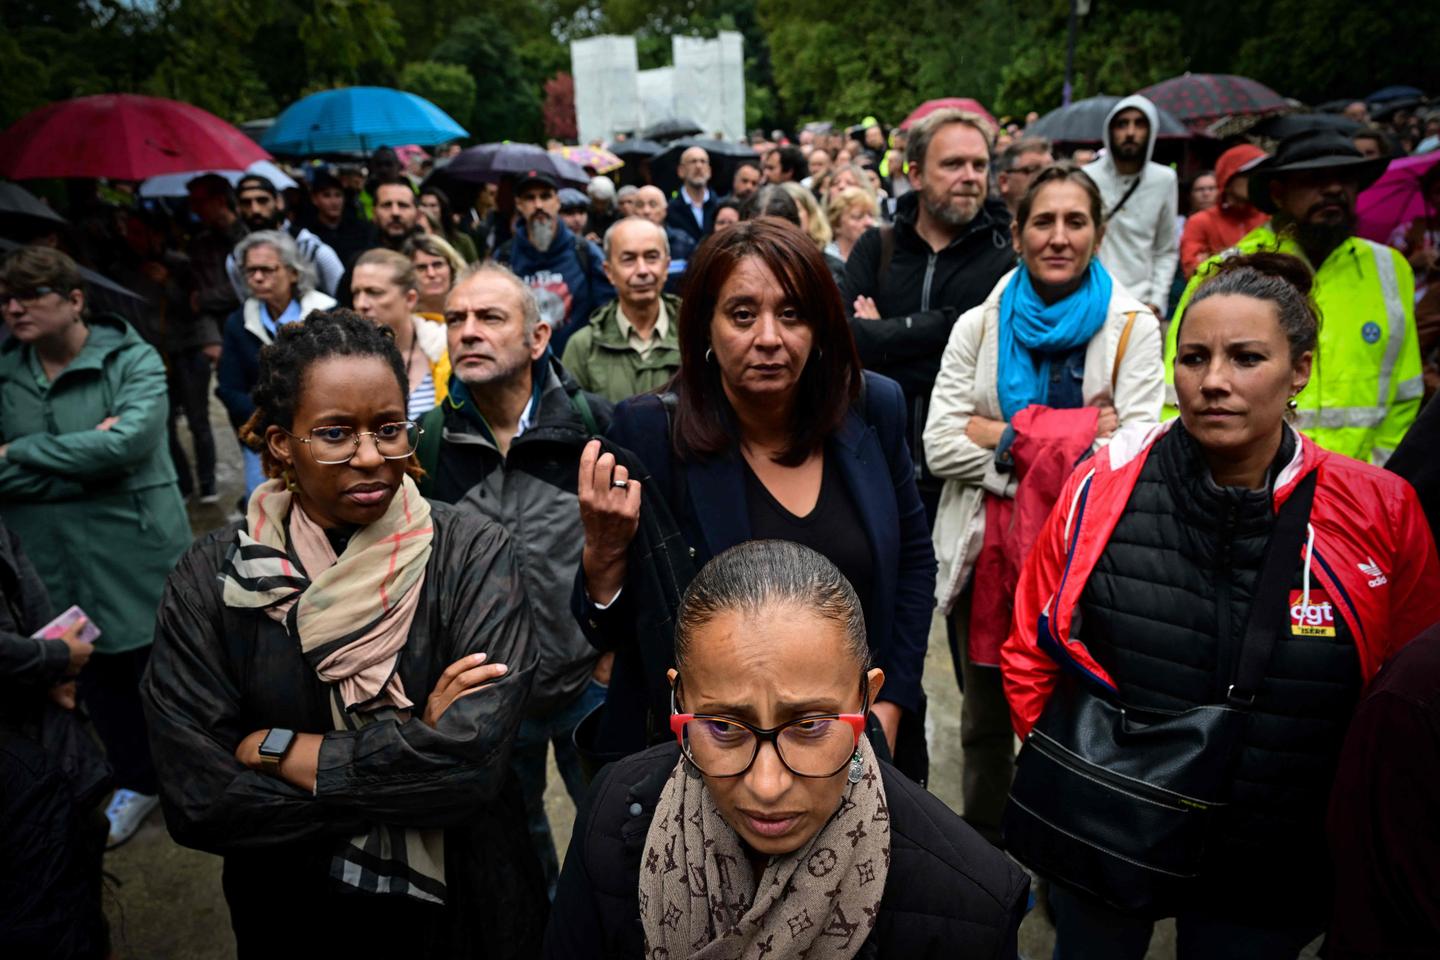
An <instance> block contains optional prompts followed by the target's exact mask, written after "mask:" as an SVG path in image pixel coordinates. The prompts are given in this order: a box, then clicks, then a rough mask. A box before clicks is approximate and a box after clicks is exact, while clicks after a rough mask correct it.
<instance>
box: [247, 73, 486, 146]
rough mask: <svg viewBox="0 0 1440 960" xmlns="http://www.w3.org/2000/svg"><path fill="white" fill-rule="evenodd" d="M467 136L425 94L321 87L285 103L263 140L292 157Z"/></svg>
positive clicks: (261, 141)
mask: <svg viewBox="0 0 1440 960" xmlns="http://www.w3.org/2000/svg"><path fill="white" fill-rule="evenodd" d="M466 136H469V134H468V133H466V132H465V128H464V127H462V126H460V124H458V123H456V122H455V121H454V120H453V119H451V117H450V115H449V114H448V113H446V112H445V111H444V110H441V109H440V108H439V107H437V106H435V104H433V103H431V102H430V101H429V100H426V99H425V98H424V97H417V96H416V95H415V94H413V93H406V92H405V91H403V90H392V89H390V88H389V87H342V88H341V89H339V90H322V91H321V92H319V93H313V94H311V95H310V96H308V97H306V98H305V99H303V100H297V101H296V102H295V103H292V104H290V106H288V107H286V108H285V110H284V112H283V113H281V114H280V116H278V117H276V118H275V122H274V123H273V124H271V126H270V129H268V130H266V131H265V133H264V135H263V136H262V137H261V138H260V143H261V144H262V145H263V146H264V147H265V148H266V149H267V150H270V151H272V152H274V153H279V154H285V155H287V156H292V157H303V156H311V155H314V154H322V153H347V152H357V151H358V152H361V153H369V152H372V151H374V150H377V149H379V148H380V147H399V146H404V145H405V144H408V143H415V144H420V145H422V146H434V145H435V144H437V143H444V142H445V141H447V140H458V139H460V138H461V137H466Z"/></svg>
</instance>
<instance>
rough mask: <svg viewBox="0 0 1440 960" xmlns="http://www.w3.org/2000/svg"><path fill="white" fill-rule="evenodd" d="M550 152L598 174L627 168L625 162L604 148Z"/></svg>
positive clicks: (561, 149)
mask: <svg viewBox="0 0 1440 960" xmlns="http://www.w3.org/2000/svg"><path fill="white" fill-rule="evenodd" d="M550 152H551V153H558V154H560V156H562V157H564V158H565V159H566V160H570V161H573V162H574V163H578V164H579V165H580V166H582V167H585V168H587V169H590V170H593V171H595V172H596V173H598V174H606V173H610V172H612V171H614V170H619V169H620V168H621V167H623V166H625V161H624V160H621V159H620V158H619V157H617V156H616V155H615V154H613V153H611V152H610V151H609V150H606V149H605V148H604V147H557V148H556V149H554V150H551V151H550Z"/></svg>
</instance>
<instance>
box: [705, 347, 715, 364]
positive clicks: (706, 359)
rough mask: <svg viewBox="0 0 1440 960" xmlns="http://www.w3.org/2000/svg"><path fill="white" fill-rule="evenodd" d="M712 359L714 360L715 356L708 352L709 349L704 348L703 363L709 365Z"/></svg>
mask: <svg viewBox="0 0 1440 960" xmlns="http://www.w3.org/2000/svg"><path fill="white" fill-rule="evenodd" d="M714 359H715V354H714V353H713V352H712V351H711V350H710V348H709V347H706V348H705V362H706V363H709V362H710V361H711V360H714Z"/></svg>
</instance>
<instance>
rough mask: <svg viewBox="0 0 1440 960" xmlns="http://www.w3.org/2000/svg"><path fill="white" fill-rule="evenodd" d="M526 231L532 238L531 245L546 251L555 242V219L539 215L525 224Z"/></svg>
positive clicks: (542, 251)
mask: <svg viewBox="0 0 1440 960" xmlns="http://www.w3.org/2000/svg"><path fill="white" fill-rule="evenodd" d="M525 232H526V235H527V236H529V238H530V246H532V247H534V248H535V249H536V250H539V251H540V252H541V253H544V252H545V251H546V250H549V249H550V244H552V243H554V242H555V233H556V229H555V221H554V220H551V219H550V218H549V217H548V216H538V217H536V218H535V219H533V220H531V221H530V222H529V223H528V224H526V225H525Z"/></svg>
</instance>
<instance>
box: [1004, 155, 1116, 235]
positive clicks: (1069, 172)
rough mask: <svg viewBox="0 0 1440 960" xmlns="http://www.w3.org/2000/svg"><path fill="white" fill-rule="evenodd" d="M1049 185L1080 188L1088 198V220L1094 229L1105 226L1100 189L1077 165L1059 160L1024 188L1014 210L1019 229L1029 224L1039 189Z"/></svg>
mask: <svg viewBox="0 0 1440 960" xmlns="http://www.w3.org/2000/svg"><path fill="white" fill-rule="evenodd" d="M1051 183H1073V184H1075V185H1076V186H1078V187H1080V188H1082V189H1083V190H1084V191H1085V194H1086V196H1088V197H1089V198H1090V219H1091V220H1092V221H1093V222H1094V224H1095V229H1097V230H1099V229H1101V228H1103V227H1104V226H1105V217H1104V214H1103V212H1102V211H1103V210H1104V204H1103V202H1102V201H1101V199H1100V188H1099V187H1097V186H1095V181H1094V180H1091V179H1090V174H1088V173H1086V172H1085V171H1084V170H1081V169H1080V167H1079V166H1078V165H1077V164H1075V163H1073V162H1072V161H1070V160H1059V161H1057V162H1055V163H1052V164H1050V166H1048V167H1046V168H1045V169H1044V170H1041V171H1040V172H1039V173H1037V174H1035V176H1034V177H1032V178H1031V179H1030V186H1028V187H1026V188H1025V196H1023V197H1021V198H1020V205H1019V206H1018V207H1017V208H1016V210H1015V222H1016V223H1017V224H1019V226H1020V229H1022V230H1023V229H1025V224H1026V223H1027V222H1029V220H1030V208H1031V207H1033V206H1034V205H1035V198H1036V197H1037V196H1039V195H1040V190H1041V188H1042V187H1044V186H1046V185H1047V184H1051Z"/></svg>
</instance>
